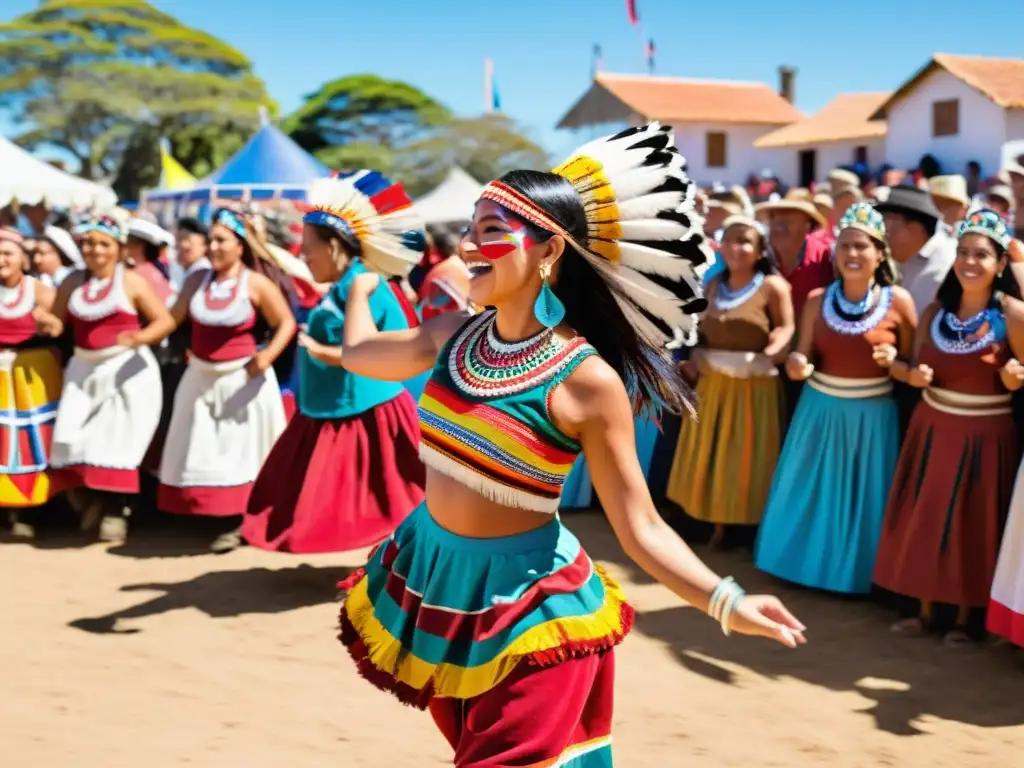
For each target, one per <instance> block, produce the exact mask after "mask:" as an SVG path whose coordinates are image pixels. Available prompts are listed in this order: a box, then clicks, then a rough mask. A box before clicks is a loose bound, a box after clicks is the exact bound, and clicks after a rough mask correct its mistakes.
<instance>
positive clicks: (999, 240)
mask: <svg viewBox="0 0 1024 768" xmlns="http://www.w3.org/2000/svg"><path fill="white" fill-rule="evenodd" d="M964 235H984V236H985V237H987V238H988V239H989V240H991V241H992V242H994V243H996V244H997V245H999V246H1000V247H1001V248H1002V249H1003V250H1006V249H1007V248H1009V247H1010V240H1012V239H1013V238H1012V236H1011V235H1010V228H1009V227H1008V226H1007V225H1006V220H1005V219H1003V217H1002V216H1000V215H999V214H998V213H996V212H995V211H993V210H990V209H988V208H979V209H978V210H976V211H972V212H971V213H970V214H968V216H967V218H966V219H964V220H963V221H962V222H960V226H959V227H957V230H956V237H957V239H958V240H959V239H960V238H961V237H963V236H964Z"/></svg>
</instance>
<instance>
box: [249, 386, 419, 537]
mask: <svg viewBox="0 0 1024 768" xmlns="http://www.w3.org/2000/svg"><path fill="white" fill-rule="evenodd" d="M419 440H420V432H419V421H418V417H417V413H416V404H415V403H414V402H413V399H412V397H411V396H410V395H409V393H408V392H402V393H401V394H400V395H398V396H397V397H396V398H394V399H393V400H390V401H388V402H386V403H383V404H382V405H379V406H377V407H376V408H373V409H371V410H369V411H367V412H365V413H361V414H359V415H357V416H352V417H349V418H341V419H313V418H310V417H308V416H305V415H303V414H302V413H296V414H295V415H294V416H293V417H292V419H291V421H290V422H289V423H288V426H287V428H286V429H285V431H284V433H283V434H282V435H281V437H280V438H278V440H277V442H276V443H275V444H274V448H273V450H272V451H271V452H270V456H268V457H267V461H266V462H265V463H264V465H263V469H261V470H260V474H259V477H257V478H256V484H255V486H254V487H253V490H252V495H251V496H250V499H249V507H248V512H247V514H246V516H245V521H244V523H243V525H242V535H243V536H244V537H245V540H246V541H248V542H249V544H251V545H252V546H254V547H258V548H260V549H269V550H277V551H281V552H292V553H295V554H311V553H317V552H344V551H347V550H351V549H358V548H361V547H365V546H368V545H370V544H373V543H375V542H378V541H380V540H381V539H384V538H387V537H388V536H390V535H391V532H392V531H393V530H394V529H395V528H396V527H397V526H398V524H399V523H401V522H402V520H404V519H405V518H406V517H407V516H408V515H409V513H410V512H412V511H413V510H414V509H416V507H417V506H419V504H420V502H421V501H423V488H424V484H425V482H426V470H425V469H424V467H423V464H422V462H421V461H420V459H419Z"/></svg>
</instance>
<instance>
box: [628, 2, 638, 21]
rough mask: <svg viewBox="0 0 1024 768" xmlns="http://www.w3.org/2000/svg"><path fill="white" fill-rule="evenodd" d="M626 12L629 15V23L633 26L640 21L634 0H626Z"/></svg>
mask: <svg viewBox="0 0 1024 768" xmlns="http://www.w3.org/2000/svg"><path fill="white" fill-rule="evenodd" d="M626 14H627V15H628V16H629V23H630V24H632V25H633V26H634V27H635V26H637V25H638V24H639V23H640V16H639V14H637V11H636V0H626Z"/></svg>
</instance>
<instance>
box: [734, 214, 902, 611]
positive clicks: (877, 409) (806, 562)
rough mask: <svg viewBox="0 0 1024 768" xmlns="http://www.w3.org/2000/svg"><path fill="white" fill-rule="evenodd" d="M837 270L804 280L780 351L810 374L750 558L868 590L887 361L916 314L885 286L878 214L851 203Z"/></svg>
mask: <svg viewBox="0 0 1024 768" xmlns="http://www.w3.org/2000/svg"><path fill="white" fill-rule="evenodd" d="M835 264H836V267H837V269H838V271H839V279H838V280H836V281H835V282H834V283H832V285H831V286H829V287H828V288H826V289H824V290H821V289H818V290H816V291H812V292H811V293H810V295H809V296H808V299H807V304H806V305H804V312H803V317H802V318H801V328H800V337H799V339H800V340H799V345H798V348H797V350H796V351H795V352H793V353H792V354H791V355H790V356H789V360H787V362H786V372H787V374H788V375H789V377H790V378H791V379H793V380H794V381H804V380H806V381H807V384H808V386H807V387H805V388H804V391H803V394H802V395H801V396H800V402H799V403H798V404H797V407H796V413H795V414H794V416H793V423H792V424H791V425H790V428H789V434H788V435H787V436H786V444H785V446H784V447H783V450H782V456H781V457H780V459H779V466H778V469H777V470H776V472H775V479H774V481H773V482H772V486H771V493H770V495H769V498H768V504H767V507H766V508H765V513H764V520H763V521H762V522H761V530H760V531H759V533H758V540H757V546H756V548H755V554H754V561H755V563H756V564H757V566H758V568H760V569H762V570H764V571H767V572H768V573H771V574H773V575H775V576H778V577H780V578H783V579H787V580H789V581H793V582H796V583H798V584H803V585H805V586H809V587H816V588H818V589H827V590H831V591H833V592H843V593H849V594H858V593H866V592H869V591H870V589H871V577H872V574H873V572H874V566H875V552H876V550H877V549H878V537H879V535H880V534H881V528H882V516H883V514H884V512H885V503H886V500H887V499H888V497H889V487H890V485H892V476H893V472H895V471H896V459H897V457H898V456H899V449H900V447H899V446H900V444H899V418H898V414H897V410H896V402H895V400H894V399H893V395H892V382H891V381H890V380H889V377H888V376H887V375H886V374H887V371H886V368H887V367H888V366H889V365H890V364H891V363H892V361H893V360H894V359H896V357H897V356H899V357H900V358H901V359H903V360H907V359H909V358H910V350H911V345H912V344H913V340H914V330H915V328H916V326H917V313H916V312H915V311H914V302H913V300H912V299H911V297H910V294H909V293H908V292H907V291H905V290H904V289H902V288H899V287H897V286H895V285H894V282H895V269H894V268H893V265H892V262H891V261H890V258H889V247H888V245H887V243H886V239H885V224H884V222H883V221H882V215H881V214H880V213H878V212H877V211H876V210H874V208H872V207H871V206H870V205H868V204H867V203H857V204H856V205H854V206H853V207H852V208H850V209H849V210H848V211H847V213H846V214H845V215H844V216H843V219H842V221H841V222H840V224H839V239H838V241H837V244H836V250H835Z"/></svg>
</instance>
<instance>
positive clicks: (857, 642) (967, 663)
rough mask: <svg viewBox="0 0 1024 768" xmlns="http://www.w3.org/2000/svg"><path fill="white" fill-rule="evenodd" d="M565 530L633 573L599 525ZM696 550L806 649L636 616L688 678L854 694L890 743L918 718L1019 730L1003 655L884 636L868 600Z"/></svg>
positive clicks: (689, 615)
mask: <svg viewBox="0 0 1024 768" xmlns="http://www.w3.org/2000/svg"><path fill="white" fill-rule="evenodd" d="M574 528H575V530H576V533H577V535H579V536H580V538H581V540H582V541H583V544H584V546H585V547H586V549H587V551H588V552H589V553H590V554H591V556H592V557H593V558H594V559H595V560H607V561H611V562H613V563H616V564H621V565H622V567H623V568H624V569H625V570H627V571H628V572H630V573H631V574H632V573H634V572H636V570H637V569H636V566H635V565H633V564H632V563H629V562H628V561H627V559H626V558H625V556H624V555H623V554H622V551H621V548H620V547H619V546H618V543H617V542H616V541H615V539H614V536H612V535H611V533H610V531H609V530H608V526H607V523H605V522H603V521H601V520H597V519H594V520H587V521H579V522H578V523H577V525H576V526H574ZM698 553H699V554H700V556H701V557H702V558H703V559H704V560H705V561H706V562H707V563H708V565H709V566H710V567H711V568H712V569H714V570H715V571H716V572H717V573H720V574H723V575H725V574H730V575H732V576H734V577H735V578H736V579H737V581H739V582H740V583H741V584H742V585H743V586H744V587H745V588H746V589H747V590H748V591H750V592H762V593H771V594H776V595H778V596H779V597H780V598H781V599H782V600H783V601H784V602H785V603H786V606H787V607H788V608H789V609H790V610H791V611H792V612H793V613H794V614H795V615H796V616H798V617H799V618H800V619H801V620H802V621H803V622H804V623H805V624H807V625H808V633H807V636H808V643H807V645H804V646H801V647H800V648H799V649H797V650H795V651H794V650H791V649H788V648H784V647H782V646H781V645H778V644H776V643H773V642H771V641H768V640H763V639H760V638H747V637H738V636H733V637H730V638H728V639H726V638H724V637H723V636H722V632H721V629H720V628H719V627H718V625H717V624H716V623H715V622H713V621H711V620H710V619H708V618H707V617H706V616H705V615H704V614H703V613H700V612H699V611H696V610H694V609H692V608H687V607H673V608H667V609H664V610H653V611H638V613H637V618H636V630H637V631H639V632H642V633H644V634H645V635H648V636H650V637H654V638H657V639H659V640H661V641H662V642H664V643H665V644H666V645H667V646H668V647H669V648H670V649H671V651H672V654H673V655H674V656H675V658H676V660H677V661H678V662H679V663H680V664H681V665H683V666H684V667H686V669H688V670H689V671H691V672H693V673H694V674H698V675H701V676H703V677H706V678H708V679H710V680H714V681H717V682H719V683H722V684H724V685H733V684H735V682H736V681H735V679H734V678H735V675H734V673H733V672H732V671H731V670H730V667H731V666H739V667H744V668H746V669H749V670H751V671H753V672H755V673H757V674H759V675H763V676H765V677H768V678H785V677H790V678H794V679H797V680H801V681H805V682H807V683H810V684H812V685H817V686H821V687H823V688H827V689H829V690H833V691H855V692H857V693H858V694H860V695H862V696H863V697H865V698H866V699H869V700H870V701H871V703H870V704H869V705H867V706H865V707H864V708H863V710H862V711H863V713H864V714H866V715H868V716H870V717H871V718H872V719H873V720H874V723H875V726H876V727H877V728H878V729H879V730H882V731H885V732H888V733H891V734H894V735H898V736H912V735H917V734H920V733H922V730H921V729H920V728H918V727H917V723H918V722H919V721H920V719H921V718H922V717H926V716H933V717H937V718H941V719H944V720H951V721H956V722H960V723H966V724H971V725H975V726H981V727H987V728H994V727H1003V726H1015V725H1024V704H1022V703H1021V690H1022V689H1024V672H1022V671H1021V669H1020V666H1019V664H1017V663H1015V661H1014V660H1013V658H1012V656H1013V654H1012V653H1011V652H1010V651H1009V650H1008V649H1004V648H991V647H988V646H986V645H982V644H978V645H971V646H968V647H961V648H949V647H946V646H945V645H943V644H942V642H941V638H940V637H924V638H902V637H897V636H895V635H893V634H892V632H891V631H890V630H889V626H890V624H892V622H893V621H895V620H896V618H897V615H896V614H895V612H890V611H888V610H886V609H883V608H882V607H880V606H879V605H878V604H877V603H876V602H874V601H873V600H871V599H851V598H843V597H839V596H836V595H829V594H824V593H821V592H817V591H815V590H810V589H804V588H801V587H796V586H793V585H789V584H786V583H784V582H782V581H779V580H777V579H774V578H772V577H771V576H768V575H767V574H764V573H762V572H760V571H758V570H757V569H756V568H755V567H754V565H753V563H752V562H751V559H750V553H749V552H745V551H741V550H734V551H731V552H707V551H706V550H705V551H701V550H698Z"/></svg>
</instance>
